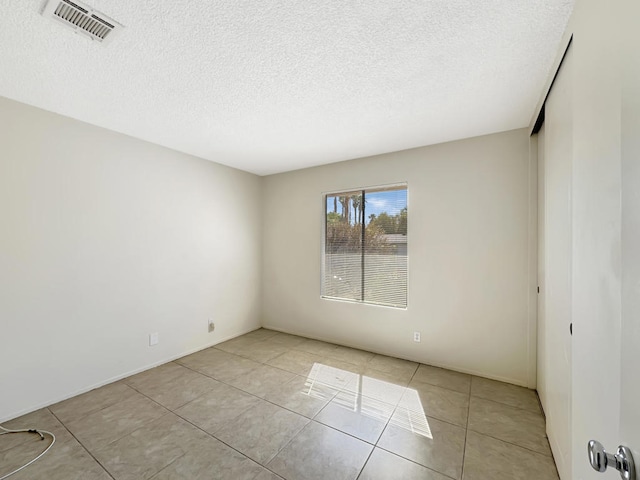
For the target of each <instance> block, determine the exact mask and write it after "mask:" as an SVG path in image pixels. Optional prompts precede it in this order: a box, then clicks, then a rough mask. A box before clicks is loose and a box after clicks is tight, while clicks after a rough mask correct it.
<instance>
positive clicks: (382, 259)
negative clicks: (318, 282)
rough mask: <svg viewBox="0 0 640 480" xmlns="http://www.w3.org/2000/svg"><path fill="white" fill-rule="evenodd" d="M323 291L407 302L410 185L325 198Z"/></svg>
mask: <svg viewBox="0 0 640 480" xmlns="http://www.w3.org/2000/svg"><path fill="white" fill-rule="evenodd" d="M324 210H325V220H324V222H325V236H324V258H323V273H322V277H323V278H322V296H323V297H324V298H334V299H341V300H352V301H356V302H363V303H372V304H376V305H387V306H392V307H400V308H405V307H406V306H407V186H406V185H395V186H391V187H378V188H367V189H363V190H354V191H350V192H340V193H331V194H328V195H325V197H324Z"/></svg>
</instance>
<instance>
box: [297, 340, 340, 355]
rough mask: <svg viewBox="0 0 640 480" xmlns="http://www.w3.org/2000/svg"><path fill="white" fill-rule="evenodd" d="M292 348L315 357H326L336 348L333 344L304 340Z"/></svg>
mask: <svg viewBox="0 0 640 480" xmlns="http://www.w3.org/2000/svg"><path fill="white" fill-rule="evenodd" d="M293 348H294V349H295V350H300V351H303V352H308V353H313V354H315V355H320V356H327V355H329V354H330V353H331V352H332V351H333V350H335V349H336V348H337V345H334V344H333V343H327V342H321V341H320V340H311V339H306V340H305V341H304V342H302V343H299V344H298V345H296V346H295V347H293Z"/></svg>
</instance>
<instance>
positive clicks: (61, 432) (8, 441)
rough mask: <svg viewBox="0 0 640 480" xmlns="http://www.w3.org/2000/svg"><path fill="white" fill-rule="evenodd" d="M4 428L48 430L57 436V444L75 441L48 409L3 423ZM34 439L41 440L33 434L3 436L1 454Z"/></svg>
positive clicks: (0, 440) (0, 438) (0, 443)
mask: <svg viewBox="0 0 640 480" xmlns="http://www.w3.org/2000/svg"><path fill="white" fill-rule="evenodd" d="M2 426H3V427H4V428H7V429H10V430H11V429H14V430H24V429H39V430H46V431H49V432H51V433H53V434H54V435H55V436H56V442H60V443H63V442H66V441H69V440H72V439H73V436H72V435H71V434H70V433H69V431H68V430H67V428H65V426H64V425H63V424H62V423H60V421H59V420H58V419H57V418H56V417H55V416H54V415H53V414H52V413H51V412H50V411H49V409H47V408H41V409H40V410H36V411H35V412H31V413H28V414H26V415H23V416H21V417H18V418H14V419H13V420H10V421H8V422H5V423H3V424H2ZM34 438H36V439H39V438H40V437H39V436H34V434H32V433H11V434H7V435H1V436H0V452H2V451H4V450H9V449H12V448H13V447H16V446H18V445H20V444H22V443H25V442H31V441H33V440H34ZM47 438H48V436H47ZM41 441H43V440H37V442H36V443H38V442H41ZM44 441H47V440H44Z"/></svg>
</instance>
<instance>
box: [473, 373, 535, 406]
mask: <svg viewBox="0 0 640 480" xmlns="http://www.w3.org/2000/svg"><path fill="white" fill-rule="evenodd" d="M471 395H472V396H474V397H480V398H484V399H486V400H493V401H495V402H500V403H504V404H505V405H510V406H512V407H518V408H522V409H524V410H529V411H530V412H534V413H541V411H540V402H539V401H538V395H537V394H536V392H535V390H531V389H529V388H524V387H518V386H516V385H510V384H508V383H503V382H497V381H495V380H489V379H488V378H482V377H473V380H472V382H471Z"/></svg>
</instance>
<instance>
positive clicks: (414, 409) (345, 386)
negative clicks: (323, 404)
mask: <svg viewBox="0 0 640 480" xmlns="http://www.w3.org/2000/svg"><path fill="white" fill-rule="evenodd" d="M336 392H338V394H337V395H336V396H335V397H334V403H335V404H336V405H338V406H341V407H342V408H345V409H348V410H351V411H353V412H357V413H360V414H362V415H365V416H368V417H371V418H375V419H378V420H381V421H383V422H386V421H387V419H389V417H391V419H390V424H391V425H394V426H397V427H400V428H403V429H405V430H408V431H410V432H412V433H414V434H416V435H421V436H423V437H427V438H430V439H432V438H433V435H432V433H431V429H430V428H429V422H428V420H427V416H426V414H425V411H424V407H423V406H422V402H421V401H420V395H419V394H418V392H417V391H416V390H414V389H412V388H408V387H404V386H401V385H396V384H394V383H391V382H386V381H384V380H379V379H377V378H373V377H370V376H367V375H360V374H358V373H354V372H350V371H348V370H343V369H340V368H336V367H331V366H329V365H324V364H322V363H315V364H314V365H313V367H312V368H311V371H310V372H309V374H308V375H307V381H306V382H305V387H304V390H303V391H302V392H301V393H302V394H305V395H308V396H310V397H313V398H318V399H322V400H326V399H328V398H330V397H332V396H333V394H334V393H336Z"/></svg>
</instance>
